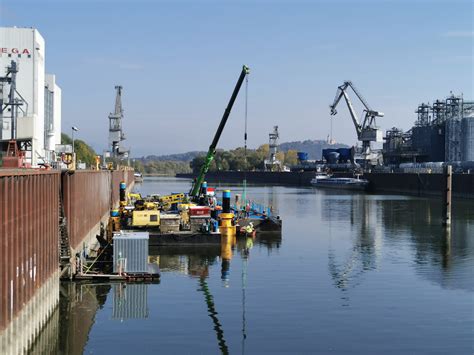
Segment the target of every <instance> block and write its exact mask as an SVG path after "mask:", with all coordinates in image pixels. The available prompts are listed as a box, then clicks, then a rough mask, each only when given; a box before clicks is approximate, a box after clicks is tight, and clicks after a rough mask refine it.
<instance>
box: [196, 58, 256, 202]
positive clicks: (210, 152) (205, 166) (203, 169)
mask: <svg viewBox="0 0 474 355" xmlns="http://www.w3.org/2000/svg"><path fill="white" fill-rule="evenodd" d="M249 73H250V70H249V68H248V67H247V66H246V65H244V66H243V67H242V72H241V73H240V76H239V80H237V84H236V85H235V88H234V92H233V93H232V96H231V97H230V100H229V103H228V104H227V108H226V109H225V111H224V115H223V116H222V119H221V123H220V124H219V127H218V128H217V132H216V134H215V135H214V139H213V140H212V143H211V145H210V146H209V150H208V151H207V155H206V160H205V161H204V164H203V165H202V167H201V171H200V172H199V176H198V177H197V179H196V181H195V182H194V185H193V188H192V189H191V192H190V194H189V195H190V196H191V197H196V196H198V194H199V188H200V187H201V184H202V182H203V181H204V177H205V176H206V173H207V171H208V170H209V167H210V166H211V163H212V159H214V155H215V154H216V147H217V143H218V142H219V139H220V138H221V134H222V131H223V130H224V127H225V124H226V123H227V119H228V118H229V115H230V111H231V110H232V106H233V105H234V102H235V99H236V98H237V95H238V94H239V91H240V87H241V86H242V83H243V82H244V79H245V77H246V76H247V75H248V74H249Z"/></svg>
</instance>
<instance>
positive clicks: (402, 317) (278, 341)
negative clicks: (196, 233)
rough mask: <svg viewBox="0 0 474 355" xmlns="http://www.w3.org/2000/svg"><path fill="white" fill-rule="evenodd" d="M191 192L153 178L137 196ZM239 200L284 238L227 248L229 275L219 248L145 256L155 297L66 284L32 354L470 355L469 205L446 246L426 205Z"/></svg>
mask: <svg viewBox="0 0 474 355" xmlns="http://www.w3.org/2000/svg"><path fill="white" fill-rule="evenodd" d="M189 186H190V185H189V182H188V181H186V180H176V179H165V178H155V179H149V180H145V182H144V183H143V184H142V185H141V186H140V187H139V188H140V190H141V192H142V193H145V194H147V193H169V192H179V191H188V189H189ZM238 190H240V188H239V187H238V186H234V187H233V191H234V192H237V191H238ZM248 194H249V196H251V197H252V198H254V199H255V200H256V201H259V202H261V203H266V204H271V205H273V206H274V207H275V208H277V209H278V210H279V213H280V215H281V217H282V219H283V222H284V228H283V233H282V236H281V237H265V238H259V237H258V236H257V238H256V240H253V241H252V240H251V239H249V240H238V241H237V244H236V245H235V247H234V249H233V257H232V260H231V262H230V268H229V269H228V270H227V269H226V267H225V265H224V270H223V266H222V260H221V258H220V253H221V248H220V246H215V247H212V246H208V247H187V248H180V247H169V248H159V249H152V250H150V254H153V257H152V260H153V261H154V262H156V263H158V264H159V265H160V267H161V270H162V278H161V281H160V283H159V284H152V285H127V286H124V285H121V284H100V285H90V284H67V283H66V284H63V285H62V290H61V291H62V295H61V305H60V309H59V311H58V312H56V313H55V315H54V316H53V318H52V320H51V322H50V324H49V326H48V328H47V329H46V330H45V331H44V332H43V334H42V335H41V337H40V339H39V342H38V344H40V345H38V347H39V348H41V347H42V348H43V349H44V348H47V349H50V350H51V349H53V350H54V351H55V352H60V353H68V354H69V353H82V352H84V353H86V354H133V353H135V354H156V353H211V354H212V353H219V352H221V351H222V352H229V353H328V352H333V353H354V354H358V353H362V354H382V353H393V354H398V353H429V354H433V353H440V354H471V353H473V350H474V349H473V341H474V334H473V328H474V310H473V305H474V300H473V295H474V274H473V271H474V203H473V201H455V204H454V208H453V215H454V220H453V227H452V232H451V236H450V237H449V236H448V237H447V236H446V234H445V233H444V232H443V229H442V228H441V227H440V225H441V219H440V215H441V205H440V202H439V201H438V200H436V199H427V198H418V197H405V196H394V195H363V194H355V193H347V192H345V193H338V192H325V191H318V190H315V189H312V188H290V187H261V186H260V187H250V188H249V189H248ZM41 344H42V345H41ZM45 344H47V345H45ZM39 348H38V349H39Z"/></svg>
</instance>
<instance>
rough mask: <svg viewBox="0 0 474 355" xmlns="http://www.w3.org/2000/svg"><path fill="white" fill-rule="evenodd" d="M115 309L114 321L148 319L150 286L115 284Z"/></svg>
mask: <svg viewBox="0 0 474 355" xmlns="http://www.w3.org/2000/svg"><path fill="white" fill-rule="evenodd" d="M113 288H114V307H113V311H112V319H119V320H120V321H122V322H123V321H124V320H126V319H145V318H148V285H147V284H127V283H125V282H119V283H114V285H113Z"/></svg>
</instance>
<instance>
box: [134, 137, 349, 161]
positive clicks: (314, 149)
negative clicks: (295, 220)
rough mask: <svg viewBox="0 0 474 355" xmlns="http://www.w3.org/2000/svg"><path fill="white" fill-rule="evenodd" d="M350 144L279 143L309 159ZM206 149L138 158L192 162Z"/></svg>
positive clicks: (315, 141)
mask: <svg viewBox="0 0 474 355" xmlns="http://www.w3.org/2000/svg"><path fill="white" fill-rule="evenodd" d="M347 147H349V146H347V145H345V144H333V145H330V144H328V143H327V142H326V141H324V140H310V139H308V140H305V141H302V142H301V141H297V142H285V143H281V144H280V145H279V150H281V151H283V152H287V151H289V150H296V151H297V152H306V153H308V158H309V159H321V151H322V150H323V149H324V148H347ZM204 155H206V152H204V151H192V152H186V153H181V154H169V155H148V156H146V157H141V158H136V160H139V161H141V162H142V163H144V164H147V163H150V162H153V161H179V162H191V161H192V160H193V159H194V158H196V157H198V156H204Z"/></svg>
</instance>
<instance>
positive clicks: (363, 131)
mask: <svg viewBox="0 0 474 355" xmlns="http://www.w3.org/2000/svg"><path fill="white" fill-rule="evenodd" d="M349 88H351V89H352V91H353V92H354V93H355V94H356V96H357V98H358V99H359V100H360V102H361V103H362V105H363V106H364V110H363V114H364V120H363V121H362V123H361V122H360V120H359V118H358V117H357V114H356V112H355V110H354V107H353V106H352V102H351V99H350V98H349V95H348V93H347V91H348V89H349ZM342 97H344V99H345V100H346V104H347V108H348V109H349V113H350V115H351V118H352V123H354V127H355V129H356V133H357V139H358V140H359V141H361V142H362V154H363V156H364V159H365V160H370V155H371V147H370V142H381V141H382V131H381V130H380V129H378V128H377V126H376V121H375V118H376V117H383V116H384V114H383V112H380V111H375V110H373V109H372V108H371V107H370V106H369V104H368V103H367V101H366V100H365V99H364V97H363V96H362V95H361V94H360V92H359V90H357V88H356V87H355V86H354V84H353V83H352V82H351V81H345V82H344V83H343V84H342V85H341V86H338V88H337V92H336V97H335V98H334V102H333V103H332V105H331V106H329V108H330V109H331V116H334V115H336V114H337V111H336V106H337V105H338V104H339V101H341V99H342Z"/></svg>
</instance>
